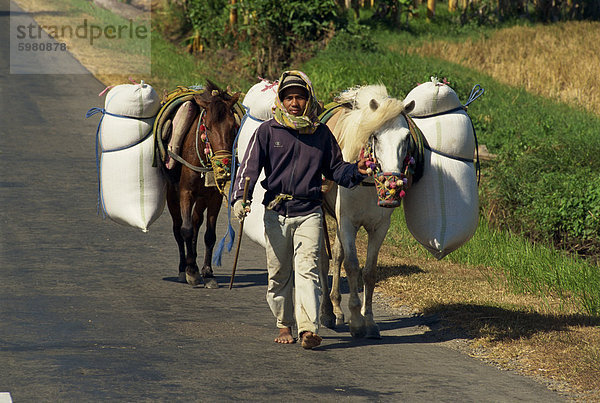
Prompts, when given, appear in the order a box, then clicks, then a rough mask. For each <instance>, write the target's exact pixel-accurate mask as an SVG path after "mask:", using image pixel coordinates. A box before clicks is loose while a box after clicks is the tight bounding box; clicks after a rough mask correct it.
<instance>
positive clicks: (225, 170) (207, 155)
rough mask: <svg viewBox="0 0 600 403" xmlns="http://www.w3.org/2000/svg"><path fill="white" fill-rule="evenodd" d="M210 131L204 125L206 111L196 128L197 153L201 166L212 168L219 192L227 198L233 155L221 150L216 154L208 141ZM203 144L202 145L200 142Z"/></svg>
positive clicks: (228, 151) (201, 115)
mask: <svg viewBox="0 0 600 403" xmlns="http://www.w3.org/2000/svg"><path fill="white" fill-rule="evenodd" d="M209 131H210V129H208V128H207V127H206V125H205V124H204V111H202V113H201V114H200V119H198V126H197V127H196V153H197V155H198V159H199V160H200V164H201V165H202V166H203V167H204V168H211V169H212V171H213V173H214V175H215V184H216V186H217V189H218V190H219V192H220V193H221V194H222V195H224V196H225V193H226V192H225V184H226V183H227V181H229V180H230V179H231V160H232V158H231V157H232V154H231V151H230V150H219V151H216V152H214V151H213V149H212V147H211V145H210V140H209V139H208V132H209ZM198 140H200V142H201V143H202V144H200V143H199V142H198ZM200 150H202V153H203V154H204V157H203V156H202V155H201V154H200Z"/></svg>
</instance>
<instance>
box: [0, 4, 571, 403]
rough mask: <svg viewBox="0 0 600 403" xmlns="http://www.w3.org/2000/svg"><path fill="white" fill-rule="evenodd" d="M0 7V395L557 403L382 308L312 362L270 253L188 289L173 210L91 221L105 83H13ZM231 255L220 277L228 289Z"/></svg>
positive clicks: (44, 78) (71, 78)
mask: <svg viewBox="0 0 600 403" xmlns="http://www.w3.org/2000/svg"><path fill="white" fill-rule="evenodd" d="M0 5H1V6H0V27H1V28H0V29H1V30H2V31H1V33H2V34H1V35H2V36H1V38H2V41H1V44H0V48H1V53H0V64H1V65H0V89H1V92H0V116H1V120H0V169H1V177H0V206H1V209H0V212H1V215H0V217H1V223H0V226H1V229H2V230H1V255H0V266H1V270H0V392H9V393H10V394H11V396H12V398H13V399H14V401H15V402H28V401H32V402H38V401H77V402H81V401H98V400H113V401H149V400H152V401H167V400H168V401H173V400H178V401H222V400H234V399H235V400H249V401H255V400H271V401H281V400H304V399H311V400H319V401H334V400H339V399H342V398H344V399H349V400H352V401H411V402H421V401H422V402H425V401H447V402H451V401H452V402H454V401H473V402H475V401H477V402H480V401H494V402H500V401H546V402H552V401H560V400H561V398H560V396H559V395H557V394H555V393H553V392H550V391H548V390H547V389H545V388H544V387H543V386H541V385H539V384H536V383H534V382H533V381H531V380H528V379H525V378H522V377H519V376H517V375H515V374H513V373H510V372H503V371H499V370H497V369H495V368H492V367H489V366H486V365H484V364H482V363H480V362H479V361H476V360H474V359H471V358H469V357H467V356H465V355H462V354H460V353H458V352H456V351H453V350H450V349H447V348H445V347H443V346H440V345H439V344H436V343H435V342H434V341H435V339H436V338H435V334H433V335H432V334H431V333H432V332H424V330H423V329H424V328H423V327H422V326H421V325H423V323H422V321H421V320H420V319H415V318H410V317H403V316H401V315H397V314H394V313H390V311H386V310H384V308H383V307H381V306H376V308H375V312H376V315H377V318H378V320H379V324H380V326H381V328H382V335H383V339H382V340H380V341H362V340H353V339H352V338H351V337H350V336H349V333H348V331H347V328H346V329H341V330H340V331H338V332H335V331H332V330H328V329H325V330H323V332H322V335H323V336H324V342H323V345H322V347H320V348H318V349H316V350H313V351H304V350H303V349H302V348H300V346H299V345H291V346H282V345H277V344H275V343H273V342H272V340H273V337H274V335H275V329H274V320H273V318H272V316H271V313H270V311H269V310H268V307H267V303H266V301H265V298H264V293H265V284H266V275H265V272H264V270H263V267H264V261H265V257H264V251H263V250H262V249H261V248H260V247H257V246H256V245H255V244H252V243H251V242H248V241H246V242H245V243H244V244H243V245H242V252H241V257H240V262H239V271H238V275H237V277H236V284H237V286H236V288H234V289H233V290H231V291H230V290H228V289H227V287H226V286H224V287H222V288H220V289H217V290H208V289H194V288H192V287H190V286H187V285H185V284H180V283H177V282H176V281H175V279H176V275H177V251H176V246H175V243H174V240H173V239H172V236H171V234H170V232H171V231H170V218H169V216H168V213H166V212H165V214H163V216H162V217H161V218H160V219H159V220H158V221H157V222H156V223H154V224H153V226H152V227H151V229H150V232H149V233H146V234H144V233H142V232H140V231H137V230H135V229H132V228H127V227H123V226H119V225H117V224H115V223H113V222H111V221H108V220H107V221H103V220H102V219H101V218H100V217H98V216H97V215H96V197H97V195H96V194H97V183H96V166H95V159H94V133H95V128H96V124H97V122H98V119H97V116H96V117H94V118H91V119H87V120H86V119H84V115H85V112H86V110H87V109H88V108H90V107H93V106H101V104H102V99H101V98H98V96H97V94H98V93H99V92H100V91H101V90H102V89H103V85H102V84H101V83H100V82H98V81H97V80H96V79H94V78H93V77H92V76H91V75H85V74H84V75H11V74H9V67H8V66H9V64H8V63H9V50H8V46H9V40H8V39H7V38H8V35H9V34H8V25H9V24H8V23H9V21H8V20H9V12H8V10H9V6H8V2H7V1H6V0H1V1H0ZM70 63H75V62H74V61H72V62H70ZM71 67H73V66H71ZM222 222H223V220H221V223H222ZM222 234H223V227H222V226H221V229H220V234H219V236H222ZM232 260H233V256H231V255H226V256H225V257H224V262H223V263H224V265H223V267H220V268H216V274H217V277H218V280H219V282H220V283H221V284H223V285H225V284H226V283H227V282H228V281H229V273H230V270H231V265H232ZM5 396H6V395H5Z"/></svg>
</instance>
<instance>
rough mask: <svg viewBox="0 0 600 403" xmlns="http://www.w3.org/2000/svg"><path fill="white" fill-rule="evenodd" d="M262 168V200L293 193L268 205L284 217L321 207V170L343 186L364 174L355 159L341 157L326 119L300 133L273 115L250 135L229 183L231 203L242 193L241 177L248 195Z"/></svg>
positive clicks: (360, 179) (267, 201) (265, 201)
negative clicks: (232, 178)
mask: <svg viewBox="0 0 600 403" xmlns="http://www.w3.org/2000/svg"><path fill="white" fill-rule="evenodd" d="M261 169H264V170H265V176H266V179H265V180H263V181H262V182H261V185H262V186H263V187H264V188H265V189H266V193H265V197H264V200H263V204H264V205H265V206H267V205H268V204H269V203H270V202H271V201H272V200H273V199H275V197H276V196H277V195H278V194H280V193H283V194H287V195H292V196H293V199H292V200H283V201H282V202H281V203H279V204H278V205H277V206H275V207H274V208H273V210H274V211H277V212H278V213H279V214H281V215H284V216H287V217H296V216H301V215H306V214H310V213H312V212H314V211H316V210H317V209H318V208H319V207H320V205H321V200H322V194H321V185H322V177H321V175H323V176H325V178H327V179H330V180H333V181H334V182H336V183H337V184H339V185H341V186H344V187H347V188H350V187H353V186H356V185H358V184H359V183H360V182H361V181H362V180H363V179H365V178H366V175H362V174H361V173H360V172H358V166H357V164H351V163H349V162H344V160H343V157H342V152H341V150H340V146H339V145H338V143H337V141H336V139H335V137H333V134H332V133H331V131H330V130H329V128H328V127H327V126H326V125H324V124H321V125H319V126H318V128H317V130H316V131H315V132H314V133H312V134H299V133H298V131H297V130H293V129H290V128H288V127H285V126H282V125H280V124H279V123H277V122H276V121H275V119H270V120H267V121H266V122H264V123H263V124H261V125H260V126H259V127H258V128H257V129H256V132H255V133H254V135H253V136H252V139H251V140H250V143H249V145H248V149H247V150H246V155H245V156H244V158H243V160H242V163H241V165H240V167H239V169H238V171H237V174H236V178H235V181H234V184H233V193H232V197H231V204H232V205H233V204H234V203H235V202H236V201H237V200H239V199H241V198H242V196H243V192H244V178H246V177H249V178H250V184H249V188H248V195H252V192H253V190H254V186H255V185H256V181H257V180H258V175H259V174H260V171H261ZM250 197H251V196H250Z"/></svg>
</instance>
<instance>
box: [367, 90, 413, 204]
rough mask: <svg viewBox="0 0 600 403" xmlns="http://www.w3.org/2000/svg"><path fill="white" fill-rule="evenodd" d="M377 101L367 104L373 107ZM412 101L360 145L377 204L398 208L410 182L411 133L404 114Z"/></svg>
mask: <svg viewBox="0 0 600 403" xmlns="http://www.w3.org/2000/svg"><path fill="white" fill-rule="evenodd" d="M379 106H380V105H378V103H377V101H375V100H372V102H371V103H370V107H371V108H374V109H377V108H378V107H379ZM414 106H415V103H414V101H413V102H411V103H410V104H408V105H406V106H404V109H403V110H402V112H401V113H400V114H399V115H397V116H396V117H394V118H392V119H390V120H389V121H387V122H386V123H385V124H384V125H383V126H381V128H379V129H378V130H376V131H374V132H373V134H372V135H371V136H370V138H369V140H368V143H367V144H366V145H365V147H364V153H365V156H366V157H367V158H368V160H369V161H370V162H368V163H367V166H368V167H369V169H370V171H371V173H372V175H373V179H374V181H375V187H376V189H377V196H378V199H379V200H378V202H377V203H378V205H379V206H381V207H392V208H393V207H398V206H400V203H401V202H402V198H403V197H404V195H405V192H406V190H407V189H408V188H409V187H410V185H411V183H412V174H413V173H414V170H413V169H414V168H413V166H414V164H415V159H414V156H413V155H412V151H411V150H412V149H413V148H414V147H412V146H411V141H412V137H411V133H410V130H409V126H408V121H407V118H406V115H407V114H408V113H410V111H411V110H412V109H413V108H414Z"/></svg>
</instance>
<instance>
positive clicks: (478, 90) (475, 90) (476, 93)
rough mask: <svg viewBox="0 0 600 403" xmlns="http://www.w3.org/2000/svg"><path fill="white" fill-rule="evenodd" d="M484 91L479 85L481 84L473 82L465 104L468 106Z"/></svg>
mask: <svg viewBox="0 0 600 403" xmlns="http://www.w3.org/2000/svg"><path fill="white" fill-rule="evenodd" d="M484 92H485V90H484V89H483V88H482V87H481V85H479V84H475V85H474V86H473V88H472V89H471V94H469V99H468V100H467V103H466V104H465V106H469V104H470V103H471V102H473V101H475V100H476V99H477V98H479V97H480V96H482V95H483V93H484Z"/></svg>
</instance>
